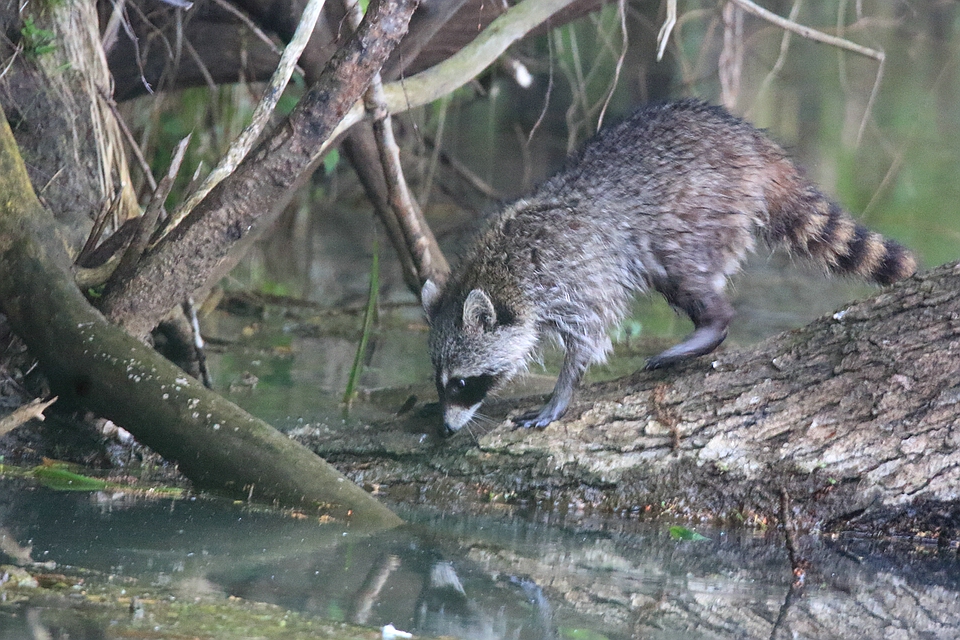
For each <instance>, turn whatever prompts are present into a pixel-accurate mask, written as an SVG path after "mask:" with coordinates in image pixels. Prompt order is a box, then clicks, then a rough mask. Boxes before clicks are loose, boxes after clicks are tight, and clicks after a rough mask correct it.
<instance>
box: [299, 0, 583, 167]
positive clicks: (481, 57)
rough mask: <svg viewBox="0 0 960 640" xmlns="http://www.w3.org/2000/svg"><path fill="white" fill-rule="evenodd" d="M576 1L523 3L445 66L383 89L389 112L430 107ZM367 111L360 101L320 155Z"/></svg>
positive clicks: (515, 6) (432, 68)
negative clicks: (428, 105)
mask: <svg viewBox="0 0 960 640" xmlns="http://www.w3.org/2000/svg"><path fill="white" fill-rule="evenodd" d="M573 1H574V0H523V1H522V2H520V3H519V4H516V5H514V6H513V7H511V8H510V9H509V10H508V11H507V12H505V13H504V14H502V15H500V16H498V17H497V18H496V19H495V20H494V21H493V22H491V23H490V25H489V26H488V27H487V28H486V29H484V30H483V32H482V33H481V34H480V35H478V36H477V37H476V38H474V39H473V41H472V42H471V43H470V44H468V45H467V46H465V47H463V48H462V49H460V51H458V52H457V53H456V54H454V55H452V56H450V57H449V58H447V59H446V60H444V61H443V62H442V63H440V64H438V65H436V66H433V67H431V68H429V69H427V70H426V71H421V72H420V73H418V74H416V75H414V76H411V77H409V78H405V79H403V80H398V81H397V82H391V83H389V84H387V85H385V86H384V87H383V92H384V97H385V99H386V104H387V109H388V111H389V112H390V113H391V114H397V113H402V112H404V111H407V110H409V109H413V108H414V107H420V106H423V105H425V104H429V103H431V102H433V101H434V100H436V99H437V98H440V97H441V96H444V95H446V94H448V93H451V92H453V91H455V90H456V89H459V88H460V87H462V86H463V85H465V84H466V83H467V82H469V81H470V80H471V79H473V78H475V77H476V76H477V75H478V74H479V73H480V72H482V71H483V70H484V69H486V68H487V67H488V66H490V65H491V64H493V63H494V62H495V61H496V59H497V58H498V57H499V56H500V55H501V54H502V53H503V52H504V51H506V50H507V48H508V47H510V45H512V44H513V43H514V42H516V41H518V40H520V39H521V38H522V37H523V36H525V35H526V34H527V33H528V32H530V31H531V30H533V29H534V28H536V27H538V26H540V25H541V24H543V23H544V22H547V21H548V20H549V19H550V17H551V16H553V15H554V14H556V13H557V12H559V11H560V10H561V9H563V8H564V7H566V6H568V5H570V4H571V3H572V2H573ZM364 113H365V110H364V107H363V104H362V102H360V101H358V102H357V103H356V104H354V105H353V107H351V109H350V111H349V112H348V113H347V114H346V115H345V116H344V118H343V119H342V120H341V121H340V124H339V125H338V126H337V128H336V130H335V131H334V132H333V135H331V136H330V138H329V139H328V140H327V141H326V142H324V144H323V145H322V146H321V148H320V150H319V151H318V153H320V154H323V153H326V151H327V149H328V148H329V147H330V145H331V144H332V142H333V141H334V140H335V139H336V138H338V137H339V136H340V135H342V134H343V133H344V132H345V131H347V130H348V129H350V127H352V126H353V125H355V124H357V123H358V122H360V121H361V120H363V118H364Z"/></svg>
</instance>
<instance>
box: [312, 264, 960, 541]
mask: <svg viewBox="0 0 960 640" xmlns="http://www.w3.org/2000/svg"><path fill="white" fill-rule="evenodd" d="M535 402H536V400H532V399H527V400H526V401H525V402H524V403H523V407H519V408H530V405H532V404H535ZM516 408H518V403H515V402H514V403H508V402H504V403H501V404H500V405H499V409H500V410H501V415H502V410H503V409H516ZM497 409H498V405H496V404H494V405H493V406H492V411H493V412H494V413H496V412H497ZM411 420H419V421H421V422H418V423H411V424H408V425H404V426H403V429H406V430H407V431H409V430H412V429H413V428H414V427H415V426H421V425H422V424H423V422H422V421H424V420H427V418H425V417H424V416H423V415H421V416H418V417H417V418H412V419H411ZM432 420H433V421H434V423H435V424H439V417H438V416H435V417H433V418H432ZM467 431H468V430H465V431H464V432H463V433H462V434H461V435H458V436H456V437H454V438H452V439H449V440H447V441H442V440H438V441H436V442H435V446H434V447H433V448H432V449H426V448H424V447H423V446H422V445H420V444H418V443H417V442H416V441H415V438H414V437H413V436H410V435H405V434H404V433H402V432H401V433H393V432H391V433H389V434H387V435H383V436H378V438H377V439H370V440H366V441H363V442H359V443H358V442H356V441H355V440H353V441H351V440H350V438H349V437H344V438H337V437H327V436H322V435H321V434H317V435H316V436H315V437H312V438H311V439H310V442H309V444H310V446H311V447H312V448H313V449H314V450H316V451H317V452H318V453H320V454H321V455H323V456H324V458H326V459H327V460H330V461H332V462H334V463H335V464H338V465H339V466H340V467H341V468H342V469H343V470H345V471H346V472H347V474H348V475H351V476H352V477H354V478H355V479H362V480H363V481H365V482H371V483H379V484H381V485H384V486H390V487H392V489H391V490H392V491H396V492H397V493H398V495H406V494H407V492H408V491H411V490H414V489H416V490H417V493H415V494H414V495H423V494H424V493H426V494H429V495H432V496H433V497H434V499H438V500H447V501H449V500H457V499H461V498H459V497H458V496H477V497H481V498H482V499H483V500H489V499H494V500H498V501H506V502H515V503H528V504H529V503H536V504H540V505H541V506H544V507H550V508H557V509H567V508H575V507H576V508H579V507H583V508H596V509H600V510H603V511H612V512H615V513H618V514H624V515H628V514H648V513H649V514H652V515H655V514H660V513H671V514H676V515H681V516H688V517H707V518H723V519H725V518H736V519H743V518H746V519H748V520H749V519H753V518H757V519H760V520H762V521H764V522H766V521H768V520H769V519H770V518H777V517H779V516H780V515H781V513H780V512H781V500H783V498H784V497H785V496H786V497H787V498H788V503H789V506H790V509H791V512H792V514H793V517H794V518H795V520H796V522H797V524H798V525H799V526H801V527H802V528H814V527H818V526H823V525H824V524H825V523H826V524H829V525H830V526H834V527H837V528H845V527H849V526H853V524H854V518H855V517H859V518H860V519H863V518H866V517H871V518H874V520H873V522H874V523H877V522H884V523H885V524H884V526H885V527H887V528H888V529H890V528H896V527H897V523H898V522H900V523H901V524H903V525H904V526H905V527H907V528H908V529H912V530H917V529H922V528H923V527H926V526H929V527H931V528H932V529H933V530H935V531H936V532H940V533H941V534H943V535H946V536H948V537H951V536H955V535H956V533H955V532H953V531H952V530H949V529H950V527H949V526H946V525H944V524H943V521H949V520H951V518H949V517H945V516H943V515H942V513H940V512H939V511H938V509H940V508H941V507H942V506H943V505H944V504H947V505H956V504H957V500H958V495H960V264H952V265H945V266H942V267H940V268H938V269H935V270H933V271H931V272H928V273H925V274H923V275H921V276H916V277H914V278H912V279H910V280H909V281H906V282H903V283H900V284H898V285H896V286H894V287H892V288H890V289H887V290H884V291H883V292H882V293H880V294H879V295H877V296H876V297H875V298H873V299H870V300H866V301H863V302H858V303H854V304H853V305H851V306H850V307H848V308H846V309H844V310H842V311H839V312H837V313H835V314H833V315H832V316H829V317H824V318H821V319H820V320H817V321H816V322H814V323H812V324H810V325H809V326H807V327H804V328H802V329H798V330H795V331H792V332H788V333H785V334H782V335H779V336H776V337H774V338H771V339H769V340H767V341H765V342H763V343H761V344H759V345H757V346H755V347H753V348H750V349H744V350H727V351H722V352H720V353H718V354H714V355H713V356H710V357H707V358H700V359H698V360H696V361H695V362H693V363H691V364H689V365H686V366H684V367H680V368H674V369H668V370H665V371H654V372H649V371H641V372H638V373H636V374H634V375H633V376H631V377H629V378H626V379H623V380H619V381H616V382H610V383H603V384H597V385H593V386H591V387H589V388H586V389H584V390H583V392H582V393H581V394H580V398H579V399H578V401H576V402H575V403H574V404H573V405H572V407H571V409H570V411H569V412H568V414H567V416H566V417H565V418H564V419H563V420H561V421H560V422H557V423H554V424H551V425H550V426H548V427H547V428H546V429H544V430H514V429H512V428H511V427H510V426H509V425H501V426H499V427H497V428H495V429H493V430H492V431H490V432H489V433H487V434H485V435H483V436H481V437H480V438H479V439H478V440H476V441H475V440H473V439H472V437H471V435H470V434H469V433H467ZM908 507H909V508H910V509H912V512H911V513H912V514H913V515H911V516H908V515H905V514H907V508H908ZM924 514H925V515H926V516H929V517H925V515H924ZM911 517H912V518H914V519H913V520H910V519H909V518H911ZM952 520H953V521H956V520H957V518H956V516H953V517H952ZM937 522H941V524H937ZM831 523H832V524H831ZM956 524H957V523H956V522H955V524H954V525H952V526H955V525H956ZM945 527H946V528H945Z"/></svg>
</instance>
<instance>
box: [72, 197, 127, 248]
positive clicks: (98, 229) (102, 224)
mask: <svg viewBox="0 0 960 640" xmlns="http://www.w3.org/2000/svg"><path fill="white" fill-rule="evenodd" d="M121 200H123V187H120V188H118V189H117V192H116V193H115V194H113V198H111V199H110V204H109V205H106V206H103V207H101V209H100V213H99V215H97V219H96V220H94V221H93V227H92V228H91V229H90V235H88V236H87V241H86V242H84V243H83V248H82V249H80V253H78V254H77V259H76V260H74V264H82V263H83V261H84V259H85V258H86V257H87V256H88V255H90V253H92V252H93V250H94V249H95V248H96V246H97V243H98V242H100V237H101V236H102V235H103V231H104V229H106V228H107V221H108V220H110V218H111V216H112V215H113V214H114V213H116V211H117V209H118V208H119V206H120V202H121ZM104 204H106V203H104Z"/></svg>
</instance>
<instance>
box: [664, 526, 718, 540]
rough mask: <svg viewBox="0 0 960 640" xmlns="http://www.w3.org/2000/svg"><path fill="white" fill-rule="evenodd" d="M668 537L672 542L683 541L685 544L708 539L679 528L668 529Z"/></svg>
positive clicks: (684, 528)
mask: <svg viewBox="0 0 960 640" xmlns="http://www.w3.org/2000/svg"><path fill="white" fill-rule="evenodd" d="M670 537H671V538H673V539H674V540H683V541H687V542H703V541H704V540H709V539H710V538H708V537H706V536H702V535H700V534H699V533H697V532H696V531H694V530H693V529H687V528H686V527H681V526H672V527H670Z"/></svg>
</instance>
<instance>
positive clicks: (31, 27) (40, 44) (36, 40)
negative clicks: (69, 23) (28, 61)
mask: <svg viewBox="0 0 960 640" xmlns="http://www.w3.org/2000/svg"><path fill="white" fill-rule="evenodd" d="M56 37H57V34H55V33H54V32H53V31H49V30H47V29H41V28H40V27H38V26H37V25H36V24H35V23H34V22H33V18H30V17H27V18H25V19H24V20H23V27H22V28H21V29H20V44H22V45H23V52H24V53H25V54H26V55H27V56H28V57H30V58H39V57H40V56H42V55H45V54H48V53H52V52H54V51H56V49H57V45H56V44H54V41H55V40H56Z"/></svg>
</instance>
